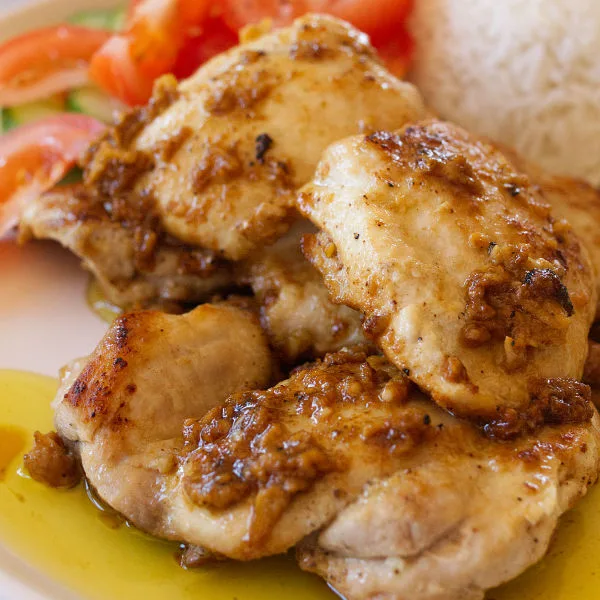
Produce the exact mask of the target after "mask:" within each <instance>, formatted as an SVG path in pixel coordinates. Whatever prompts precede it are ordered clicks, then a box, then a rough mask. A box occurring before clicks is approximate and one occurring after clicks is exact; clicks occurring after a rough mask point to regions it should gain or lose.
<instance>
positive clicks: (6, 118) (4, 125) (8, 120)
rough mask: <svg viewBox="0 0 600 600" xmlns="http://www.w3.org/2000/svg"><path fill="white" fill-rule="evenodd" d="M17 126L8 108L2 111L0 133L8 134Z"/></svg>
mask: <svg viewBox="0 0 600 600" xmlns="http://www.w3.org/2000/svg"><path fill="white" fill-rule="evenodd" d="M16 126H17V124H16V123H15V122H14V119H13V118H12V117H11V114H10V110H9V109H8V108H2V109H0V133H6V132H7V131H9V130H10V129H13V128H14V127H16Z"/></svg>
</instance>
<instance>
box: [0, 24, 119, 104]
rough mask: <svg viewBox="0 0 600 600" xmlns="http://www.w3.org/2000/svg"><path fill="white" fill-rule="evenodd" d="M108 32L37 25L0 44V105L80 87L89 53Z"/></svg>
mask: <svg viewBox="0 0 600 600" xmlns="http://www.w3.org/2000/svg"><path fill="white" fill-rule="evenodd" d="M110 36H111V33H110V32H107V31H101V30H98V29H89V28H87V27H79V26H75V25H59V26H57V27H47V28H45V29H38V30H37V31H33V32H31V33H26V34H25V35H21V36H18V37H16V38H14V39H12V40H10V41H8V42H6V43H5V44H2V45H1V46H0V106H14V105H17V104H24V103H25V102H33V101H35V100H40V99H42V98H46V97H48V96H51V95H53V94H56V93H58V92H62V91H64V90H66V89H71V88H74V87H81V86H83V85H85V84H86V83H87V82H88V81H89V77H88V64H89V61H90V59H91V57H92V55H93V54H94V53H95V52H96V51H97V50H98V48H100V47H101V46H102V44H104V43H105V42H106V40H108V39H109V38H110Z"/></svg>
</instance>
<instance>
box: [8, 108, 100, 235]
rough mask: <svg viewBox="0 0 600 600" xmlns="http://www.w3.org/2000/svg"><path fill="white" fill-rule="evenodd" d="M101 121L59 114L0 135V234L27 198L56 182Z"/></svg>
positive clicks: (15, 220) (95, 133)
mask: <svg viewBox="0 0 600 600" xmlns="http://www.w3.org/2000/svg"><path fill="white" fill-rule="evenodd" d="M104 127H105V125H104V124H103V123H100V121H97V120H96V119H94V118H92V117H88V116H87V115H76V114H69V113H65V114H61V115H56V116H52V117H47V118H45V119H40V120H39V121H35V122H33V123H31V124H28V125H24V126H22V127H19V128H17V129H14V130H13V131H10V132H9V133H7V134H5V135H3V136H1V137H0V236H2V235H3V234H5V233H6V232H7V231H8V230H9V229H11V228H12V227H13V226H14V225H16V224H17V223H18V221H19V217H20V215H21V214H22V211H23V210H24V208H25V207H26V205H27V203H28V202H29V201H30V200H33V199H35V198H36V197H37V196H38V195H39V194H41V193H42V192H44V191H46V190H48V189H50V188H51V187H52V186H53V185H54V184H56V183H57V182H59V181H60V180H61V179H62V178H63V177H64V175H65V174H66V173H67V171H68V170H69V169H70V168H71V167H72V166H73V165H74V164H75V162H76V161H77V159H78V158H79V157H80V155H81V154H82V153H83V152H84V150H85V149H86V148H87V147H88V146H89V144H90V143H91V142H92V141H93V140H94V139H95V138H96V137H97V136H98V135H99V134H100V133H101V132H102V131H103V130H104Z"/></svg>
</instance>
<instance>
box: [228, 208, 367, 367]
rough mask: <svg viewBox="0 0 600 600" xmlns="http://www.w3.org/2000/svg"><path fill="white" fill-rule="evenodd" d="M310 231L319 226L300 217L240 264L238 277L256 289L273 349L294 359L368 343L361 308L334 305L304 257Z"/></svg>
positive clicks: (316, 355) (290, 360) (286, 357)
mask: <svg viewBox="0 0 600 600" xmlns="http://www.w3.org/2000/svg"><path fill="white" fill-rule="evenodd" d="M309 232H314V227H313V226H312V225H311V223H310V222H309V221H304V220H301V221H299V222H298V223H296V224H295V225H294V226H293V227H292V229H290V231H289V232H288V233H287V234H286V235H284V236H283V237H282V238H281V239H279V240H278V241H277V242H276V243H275V244H272V245H271V246H266V247H265V248H263V249H262V250H259V251H257V252H255V253H254V254H252V255H251V256H250V257H249V258H248V259H247V260H245V261H242V262H240V263H239V264H238V266H237V267H236V271H237V281H238V282H239V283H240V284H243V285H249V286H250V287H251V288H252V291H253V293H254V296H255V298H256V301H257V302H258V305H259V310H260V318H261V323H262V325H263V328H264V329H265V331H266V332H267V334H268V336H269V340H270V342H271V344H272V346H273V348H274V350H275V351H276V352H277V354H278V355H279V356H280V358H281V359H283V361H284V362H285V363H291V364H293V363H296V364H297V362H298V360H300V359H303V358H304V359H310V358H316V357H318V356H323V355H324V354H325V353H327V352H333V351H335V350H339V349H341V348H343V347H344V346H352V345H356V344H367V343H368V341H367V339H366V338H365V336H364V334H363V330H362V326H361V315H360V313H358V312H357V311H355V310H352V309H351V308H348V307H347V306H344V305H343V304H334V303H333V302H332V301H331V300H330V298H329V292H328V291H327V288H326V287H325V285H324V284H323V279H322V277H321V275H320V274H319V272H318V271H317V270H316V269H315V268H314V267H313V266H312V265H311V264H310V263H309V262H308V261H307V260H306V258H304V256H303V254H302V251H301V249H300V243H301V238H302V235H303V234H305V233H309Z"/></svg>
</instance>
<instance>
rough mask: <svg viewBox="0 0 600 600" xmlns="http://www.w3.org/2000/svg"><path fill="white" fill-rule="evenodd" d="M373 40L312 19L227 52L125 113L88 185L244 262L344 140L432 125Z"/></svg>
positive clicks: (275, 231)
mask: <svg viewBox="0 0 600 600" xmlns="http://www.w3.org/2000/svg"><path fill="white" fill-rule="evenodd" d="M423 116H424V107H423V104H422V101H421V98H420V97H419V94H418V92H417V91H416V89H415V88H414V87H413V86H411V85H410V84H408V83H404V82H401V81H399V80H398V79H396V78H395V77H393V76H392V75H390V74H389V73H388V72H387V71H386V70H385V69H384V68H383V67H382V66H381V65H380V63H379V60H378V58H377V56H376V54H375V52H374V50H373V48H372V47H371V46H370V45H369V43H368V38H367V37H366V36H365V35H364V34H362V33H360V32H359V31H358V30H356V29H354V28H353V27H351V26H350V25H348V24H347V23H344V22H343V21H339V20H337V19H334V18H332V17H327V16H319V15H308V16H305V17H302V18H301V19H298V20H297V21H295V22H294V24H293V25H292V26H291V27H289V28H285V29H281V30H277V31H274V32H273V33H268V34H265V35H263V36H261V37H258V38H257V39H251V40H247V41H246V43H244V44H242V45H240V46H238V47H236V48H233V49H232V50H230V51H228V52H226V53H224V54H221V55H219V56H217V57H215V58H214V59H212V60H211V61H209V62H208V63H206V64H205V65H204V66H202V67H201V68H200V69H199V70H198V71H197V73H196V74H195V75H193V76H192V77H190V78H189V79H187V80H186V81H184V82H182V83H181V84H179V85H177V84H176V82H175V81H174V80H170V79H168V78H167V79H163V80H162V81H161V82H159V84H158V85H157V87H156V90H155V94H154V98H153V99H152V100H151V101H150V103H149V104H148V106H146V107H143V108H140V109H138V110H136V111H133V112H132V113H130V114H128V115H126V116H125V118H124V119H123V121H122V122H121V124H120V125H119V126H117V127H116V128H115V129H113V130H110V131H109V132H108V133H107V134H106V136H105V137H104V139H103V140H101V141H100V142H99V143H98V144H96V145H95V146H94V147H93V148H92V150H91V151H90V153H89V156H88V159H87V166H86V171H85V181H86V184H87V185H88V187H90V188H91V189H94V190H95V191H96V192H97V193H99V194H100V195H104V196H114V195H115V194H126V195H132V196H133V197H139V196H144V197H148V198H151V199H152V200H153V202H154V203H155V205H156V212H157V215H158V216H159V219H160V223H161V225H162V227H164V229H165V230H166V231H167V232H168V233H170V234H171V235H173V236H174V237H176V238H177V239H179V240H181V241H182V242H185V243H189V244H192V245H197V246H201V247H204V248H208V249H211V250H214V251H216V252H219V253H220V254H222V255H223V256H224V257H225V258H228V259H233V260H239V259H242V258H244V257H245V256H247V255H248V254H249V253H250V252H251V251H253V250H255V249H257V248H260V247H262V246H263V245H264V244H266V243H270V242H273V241H275V240H276V239H277V238H279V237H280V236H281V235H282V234H283V233H285V231H286V230H287V228H288V227H289V225H290V224H291V222H292V221H293V220H294V218H295V216H294V211H293V207H294V196H295V190H296V188H297V187H298V186H299V185H302V184H303V183H305V182H306V181H308V179H309V178H310V177H311V175H312V173H313V170H314V167H315V166H316V163H317V161H318V157H319V155H320V153H321V152H322V150H323V149H324V148H325V147H326V146H327V145H328V144H330V143H331V142H333V141H335V140H337V139H339V138H340V137H343V136H346V135H350V134H352V133H356V132H360V131H365V130H366V131H373V130H375V129H378V128H381V127H399V126H401V125H402V124H404V123H406V122H407V121H410V120H413V119H418V118H422V117H423Z"/></svg>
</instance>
